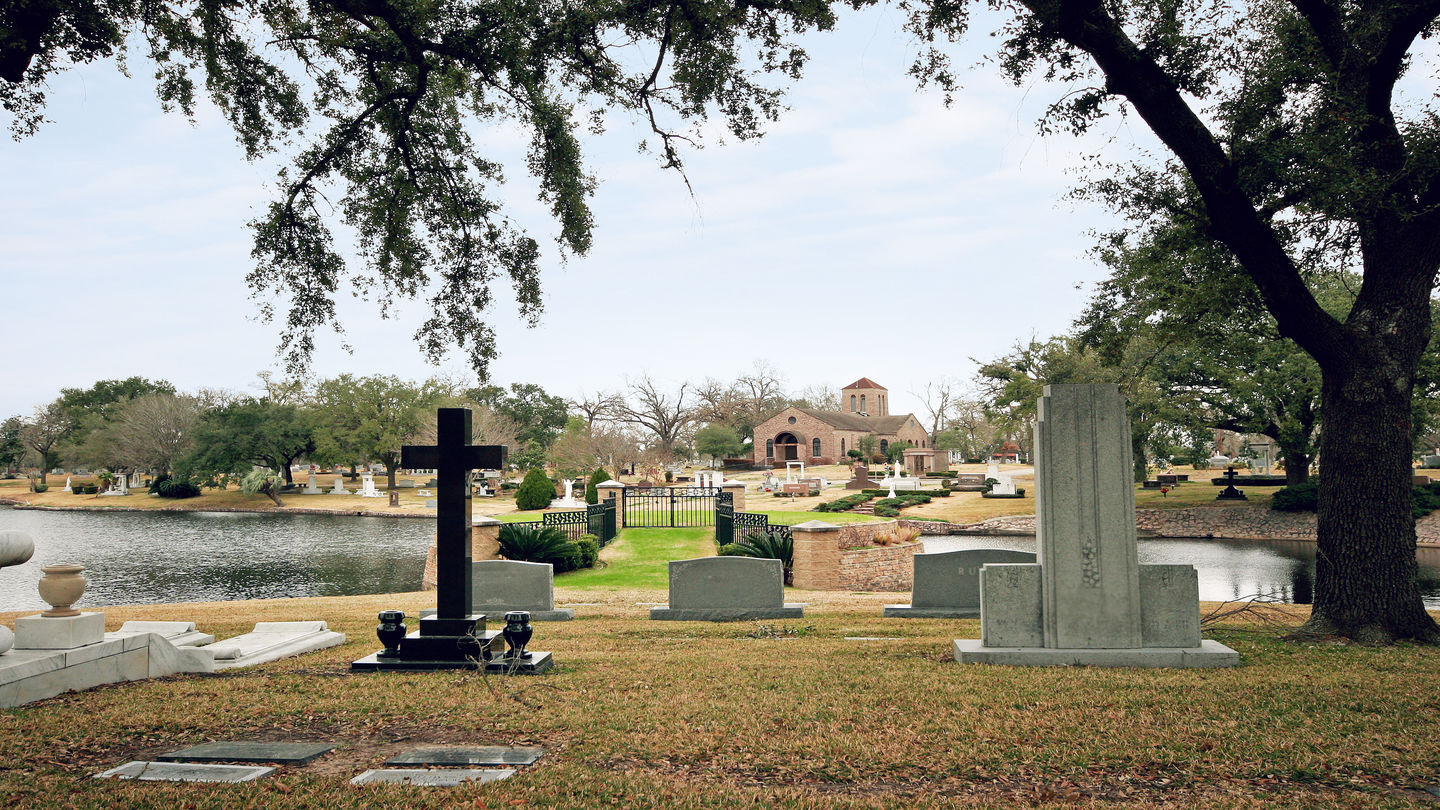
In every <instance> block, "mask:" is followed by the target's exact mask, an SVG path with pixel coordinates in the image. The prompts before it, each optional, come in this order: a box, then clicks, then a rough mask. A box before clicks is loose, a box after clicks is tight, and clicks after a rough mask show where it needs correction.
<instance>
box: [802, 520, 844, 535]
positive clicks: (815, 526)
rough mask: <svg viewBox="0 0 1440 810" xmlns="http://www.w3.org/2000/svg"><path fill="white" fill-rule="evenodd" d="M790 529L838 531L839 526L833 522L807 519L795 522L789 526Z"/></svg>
mask: <svg viewBox="0 0 1440 810" xmlns="http://www.w3.org/2000/svg"><path fill="white" fill-rule="evenodd" d="M790 531H792V532H795V531H801V532H838V531H840V527H839V526H837V525H835V524H834V523H826V522H825V521H823V520H807V521H805V522H804V523H797V524H795V525H794V526H791V527H790Z"/></svg>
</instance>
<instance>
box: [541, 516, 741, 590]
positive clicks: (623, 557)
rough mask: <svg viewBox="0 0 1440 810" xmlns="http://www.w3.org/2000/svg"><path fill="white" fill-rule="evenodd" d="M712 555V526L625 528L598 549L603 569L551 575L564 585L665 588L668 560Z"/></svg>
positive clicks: (570, 586)
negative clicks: (603, 564) (606, 544)
mask: <svg viewBox="0 0 1440 810" xmlns="http://www.w3.org/2000/svg"><path fill="white" fill-rule="evenodd" d="M713 556H715V529H714V527H710V526H706V527H701V528H695V529H625V530H623V531H621V532H620V536H619V537H617V538H615V541H614V542H613V543H611V544H610V545H608V546H606V547H605V548H604V549H603V550H602V551H601V552H600V559H601V561H603V562H604V563H605V566H604V567H603V568H601V567H596V568H589V569H585V570H583V571H572V572H570V573H568V574H560V575H558V576H556V577H555V584H556V585H557V586H559V587H564V588H606V589H628V588H652V589H657V590H665V589H667V588H668V587H669V577H670V569H669V562H670V561H671V560H690V559H694V558H696V557H713Z"/></svg>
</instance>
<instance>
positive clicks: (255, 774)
mask: <svg viewBox="0 0 1440 810" xmlns="http://www.w3.org/2000/svg"><path fill="white" fill-rule="evenodd" d="M274 772H275V769H274V768H267V767H264V766H261V765H199V764H196V763H193V762H141V761H135V762H127V763H125V764H124V765H120V766H118V767H115V768H111V769H110V770H108V771H104V772H101V773H97V774H95V776H94V778H95V779H139V780H141V781H145V782H249V781H251V780H252V779H259V778H260V777H262V776H266V775H268V774H272V773H274Z"/></svg>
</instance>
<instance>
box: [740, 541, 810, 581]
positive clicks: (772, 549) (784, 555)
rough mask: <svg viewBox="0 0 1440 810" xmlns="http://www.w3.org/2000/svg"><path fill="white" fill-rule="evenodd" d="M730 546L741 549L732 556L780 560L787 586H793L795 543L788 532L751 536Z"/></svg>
mask: <svg viewBox="0 0 1440 810" xmlns="http://www.w3.org/2000/svg"><path fill="white" fill-rule="evenodd" d="M728 545H732V546H736V547H737V548H738V549H739V550H738V551H737V552H735V553H734V554H733V555H732V556H739V557H758V558H760V559H764V560H779V561H780V564H781V565H782V566H783V567H784V569H785V584H786V585H790V584H792V581H793V580H794V575H793V573H792V571H791V570H790V569H791V566H792V565H793V564H794V561H795V541H794V540H793V539H792V536H791V535H790V534H789V533H788V532H787V533H785V534H781V533H779V532H764V533H756V534H751V535H747V536H745V537H742V538H740V539H739V540H737V541H735V542H734V543H730V544H728Z"/></svg>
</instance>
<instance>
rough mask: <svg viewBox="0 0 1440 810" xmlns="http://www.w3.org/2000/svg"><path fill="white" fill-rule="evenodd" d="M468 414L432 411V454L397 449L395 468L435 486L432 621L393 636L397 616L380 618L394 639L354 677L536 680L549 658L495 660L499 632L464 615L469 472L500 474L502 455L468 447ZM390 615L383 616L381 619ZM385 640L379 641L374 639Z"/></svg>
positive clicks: (481, 618)
mask: <svg viewBox="0 0 1440 810" xmlns="http://www.w3.org/2000/svg"><path fill="white" fill-rule="evenodd" d="M470 426H471V416H470V410H469V409H468V408H440V409H439V412H438V414H437V424H436V433H437V436H436V442H435V444H434V445H433V446H413V445H406V446H404V447H402V448H400V466H402V467H404V468H406V469H434V470H435V471H436V473H435V475H436V478H437V479H438V482H437V485H436V495H437V497H436V500H437V501H438V502H439V504H438V508H437V510H436V512H437V514H436V526H435V546H436V587H435V593H436V597H435V602H436V604H435V608H436V610H435V613H434V615H430V616H422V617H421V619H420V621H419V625H420V629H419V630H418V631H415V632H410V633H407V634H405V635H403V636H402V635H400V633H401V632H403V631H404V630H405V629H406V628H405V627H404V625H403V624H400V622H401V621H403V619H404V614H403V613H401V612H400V611H385V614H382V616H381V623H382V624H381V628H382V629H383V632H385V633H389V632H391V631H392V628H393V631H394V632H395V635H396V638H395V639H394V641H395V644H394V646H391V644H390V642H388V641H387V642H384V643H385V644H386V648H385V649H384V650H381V651H380V652H378V653H374V654H371V655H367V656H365V657H364V658H361V659H360V660H358V661H355V662H353V663H351V665H350V668H351V669H355V670H401V671H406V670H433V669H475V668H479V667H481V666H483V667H485V668H486V670H488V671H497V672H507V673H509V672H520V673H523V674H529V673H534V672H543V671H545V670H546V669H549V668H550V666H552V664H553V661H552V659H551V656H550V653H548V652H545V653H542V652H534V653H532V654H531V655H530V656H529V657H527V658H525V659H524V660H523V661H520V660H511V661H507V660H503V659H500V658H497V657H496V653H495V652H494V648H496V647H497V646H498V641H499V635H500V633H499V631H496V630H486V627H485V621H486V617H485V615H484V614H480V613H472V612H471V592H472V584H471V573H470V560H471V555H470V524H471V508H470V507H471V501H470V498H471V491H470V472H471V471H472V470H491V469H504V467H505V460H506V457H507V454H508V451H507V450H506V448H505V447H503V446H500V445H490V446H479V445H472V444H471V443H470V434H471V427H470ZM386 614H390V615H388V616H387V615H386ZM383 638H385V636H382V639H383Z"/></svg>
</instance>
